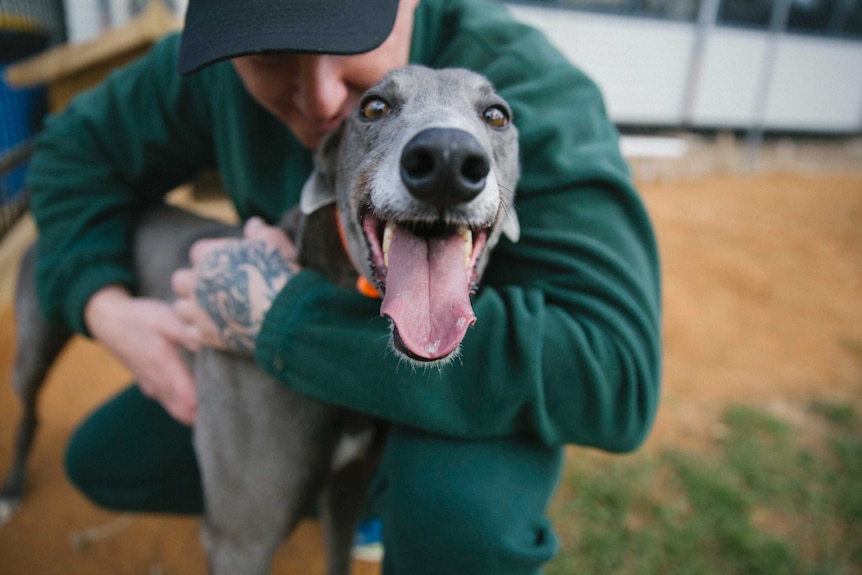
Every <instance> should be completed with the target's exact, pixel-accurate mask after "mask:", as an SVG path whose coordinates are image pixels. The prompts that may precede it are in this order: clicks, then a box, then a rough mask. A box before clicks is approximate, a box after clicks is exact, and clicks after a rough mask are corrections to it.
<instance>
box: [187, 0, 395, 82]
mask: <svg viewBox="0 0 862 575" xmlns="http://www.w3.org/2000/svg"><path fill="white" fill-rule="evenodd" d="M397 13H398V0H189V5H188V10H187V11H186V23H185V29H184V30H183V35H182V42H181V44H180V58H179V62H178V68H179V71H180V73H181V74H184V75H186V74H191V73H193V72H196V71H198V70H200V69H201V68H204V67H205V66H208V65H210V64H213V63H215V62H219V61H221V60H226V59H228V58H233V57H236V56H244V55H249V54H264V53H267V52H301V53H309V54H339V55H349V54H361V53H363V52H369V51H371V50H373V49H375V48H377V47H378V46H380V44H382V43H383V41H384V40H386V38H387V37H388V36H389V34H390V33H391V32H392V27H393V26H394V25H395V16H396V14H397Z"/></svg>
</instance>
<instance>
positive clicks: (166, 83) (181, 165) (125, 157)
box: [27, 36, 212, 333]
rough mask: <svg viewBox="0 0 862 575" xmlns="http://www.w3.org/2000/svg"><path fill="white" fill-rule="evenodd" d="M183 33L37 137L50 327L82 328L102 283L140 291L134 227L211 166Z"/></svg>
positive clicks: (37, 197)
mask: <svg viewBox="0 0 862 575" xmlns="http://www.w3.org/2000/svg"><path fill="white" fill-rule="evenodd" d="M177 40H178V36H170V37H168V38H167V39H165V40H164V41H162V42H161V43H159V44H158V45H156V46H155V47H154V48H153V50H152V51H151V52H150V53H149V54H148V55H147V56H145V57H144V58H143V59H141V60H139V61H137V62H136V63H134V64H132V65H131V66H129V67H127V68H124V69H122V70H121V71H118V72H116V73H114V74H112V75H111V76H110V77H109V78H108V80H106V81H105V82H104V83H102V84H101V85H100V86H98V87H97V88H95V89H93V90H91V91H88V92H86V93H84V94H81V95H80V96H78V97H77V98H76V99H75V100H73V102H72V103H71V104H70V105H69V107H68V108H67V109H66V110H65V111H64V112H62V113H60V114H57V115H55V116H52V117H50V118H49V119H48V120H47V122H46V124H45V128H44V130H43V131H42V132H41V134H40V135H39V137H38V138H37V140H36V145H35V155H34V157H33V160H32V163H31V166H30V170H29V173H28V179H27V186H28V188H29V191H30V196H31V208H32V212H33V215H34V217H35V219H36V223H37V226H38V228H39V247H38V263H37V285H38V290H39V300H40V303H41V306H42V309H43V311H44V312H45V315H46V316H47V317H48V318H49V320H50V321H52V322H55V323H60V324H65V325H67V326H69V327H71V328H72V329H74V330H76V331H78V332H82V333H83V332H85V326H84V322H83V319H82V313H83V308H84V305H85V304H86V302H87V300H88V299H89V297H90V296H91V295H92V294H93V293H94V292H95V291H96V290H98V289H100V288H101V287H104V286H106V285H109V284H121V285H125V286H128V287H129V288H130V289H134V287H135V281H134V277H133V275H132V272H131V269H130V256H131V248H130V242H129V240H130V234H129V230H130V229H131V228H130V225H129V224H130V221H131V220H132V218H133V217H134V216H135V214H136V212H138V211H139V210H140V208H141V207H142V206H144V205H146V204H147V203H149V202H152V201H154V200H155V199H157V198H159V197H161V196H162V195H164V194H165V193H166V192H167V191H169V190H170V189H171V188H173V187H175V186H176V185H178V184H180V183H182V182H183V181H185V180H186V179H188V177H189V176H190V175H192V174H193V173H194V172H195V171H196V170H197V169H199V168H200V167H201V166H202V165H205V164H208V163H210V164H211V163H212V151H211V149H212V146H211V143H210V141H211V138H210V136H209V135H208V126H209V122H208V119H207V115H208V111H207V105H206V101H207V99H206V98H205V97H203V94H202V92H201V86H200V83H199V82H197V81H191V82H190V81H184V80H182V79H181V77H180V75H179V74H177V72H176V54H177V44H178V42H177Z"/></svg>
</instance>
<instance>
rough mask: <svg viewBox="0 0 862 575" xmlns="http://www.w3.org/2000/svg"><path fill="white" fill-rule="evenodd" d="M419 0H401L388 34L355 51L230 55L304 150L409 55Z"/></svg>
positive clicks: (251, 87) (262, 102)
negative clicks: (379, 41) (370, 47)
mask: <svg viewBox="0 0 862 575" xmlns="http://www.w3.org/2000/svg"><path fill="white" fill-rule="evenodd" d="M418 3H419V0H401V4H400V6H399V9H398V17H397V19H396V21H395V26H394V27H393V29H392V33H391V34H390V35H389V38H387V39H386V41H385V42H383V44H381V45H380V46H379V47H378V48H376V49H374V50H372V51H371V52H367V53H365V54H359V55H356V56H330V55H310V54H289V53H285V54H266V55H254V56H242V57H239V58H234V59H233V60H232V61H233V65H234V68H235V69H236V72H237V74H238V75H239V77H240V79H241V80H242V83H243V85H245V88H246V90H248V92H249V93H250V94H251V95H252V97H253V98H254V99H255V100H257V102H258V103H259V104H260V105H261V106H263V107H264V108H265V109H266V110H268V111H269V112H270V113H272V114H273V115H274V116H275V117H276V118H278V119H279V120H281V121H282V122H284V124H285V125H287V127H288V128H290V130H291V131H292V132H293V133H294V134H295V135H296V137H297V138H299V141H300V142H302V144H303V145H304V146H305V147H307V148H309V149H312V150H313V149H316V148H317V147H318V145H320V143H321V141H322V140H323V137H324V136H325V135H326V134H328V133H329V132H331V131H332V130H334V129H335V128H337V127H338V125H339V124H340V123H341V121H342V120H343V119H344V118H345V117H347V115H348V114H350V112H351V110H353V108H354V106H356V105H357V104H358V103H359V99H360V98H361V97H362V95H363V94H364V93H365V92H366V90H368V89H369V88H371V87H372V86H373V85H375V84H376V83H377V82H379V81H380V80H381V79H382V78H383V76H384V75H385V74H386V73H387V72H389V71H390V70H394V69H395V68H399V67H401V66H405V65H407V64H408V62H409V58H410V44H411V40H412V37H413V12H414V11H415V9H416V5H417V4H418Z"/></svg>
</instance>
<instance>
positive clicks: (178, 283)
mask: <svg viewBox="0 0 862 575" xmlns="http://www.w3.org/2000/svg"><path fill="white" fill-rule="evenodd" d="M196 281H197V275H196V274H195V271H194V270H193V269H192V268H183V269H179V270H177V271H175V272H174V273H173V274H171V289H173V290H174V293H175V294H177V295H178V296H180V297H191V296H192V294H194V293H195V282H196Z"/></svg>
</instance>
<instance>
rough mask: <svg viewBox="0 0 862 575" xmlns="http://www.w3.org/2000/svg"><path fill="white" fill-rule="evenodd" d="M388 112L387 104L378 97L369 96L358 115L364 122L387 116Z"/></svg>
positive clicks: (389, 108)
mask: <svg viewBox="0 0 862 575" xmlns="http://www.w3.org/2000/svg"><path fill="white" fill-rule="evenodd" d="M390 110H391V107H390V106H389V102H387V101H386V100H384V99H383V98H380V97H379V96H370V97H369V98H368V99H367V100H365V101H364V102H363V103H362V106H361V107H360V108H359V113H360V114H362V117H363V118H365V119H366V120H379V119H381V118H385V117H386V116H388V115H389V111H390Z"/></svg>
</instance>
